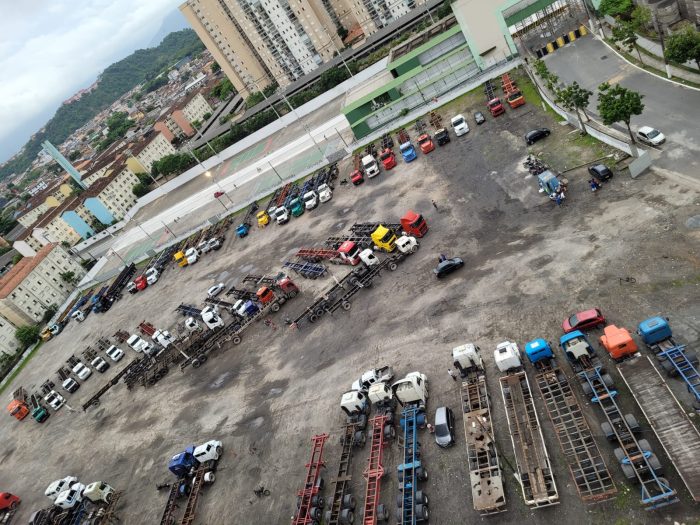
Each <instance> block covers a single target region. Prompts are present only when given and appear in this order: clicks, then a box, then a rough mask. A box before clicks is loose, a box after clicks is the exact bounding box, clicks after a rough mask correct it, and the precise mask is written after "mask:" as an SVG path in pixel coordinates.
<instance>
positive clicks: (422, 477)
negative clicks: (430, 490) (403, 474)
mask: <svg viewBox="0 0 700 525" xmlns="http://www.w3.org/2000/svg"><path fill="white" fill-rule="evenodd" d="M416 476H417V477H418V481H428V469H426V468H425V467H418V468H417V469H416Z"/></svg>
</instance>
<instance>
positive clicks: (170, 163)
mask: <svg viewBox="0 0 700 525" xmlns="http://www.w3.org/2000/svg"><path fill="white" fill-rule="evenodd" d="M195 164H196V161H195V160H194V159H193V158H192V155H188V154H186V153H174V154H172V155H166V156H165V157H163V158H162V159H160V160H157V161H155V162H154V163H153V167H152V168H151V173H152V174H153V175H154V176H157V175H163V176H164V177H168V176H170V175H180V174H181V173H182V172H184V171H187V170H188V169H190V168H191V167H192V166H194V165H195Z"/></svg>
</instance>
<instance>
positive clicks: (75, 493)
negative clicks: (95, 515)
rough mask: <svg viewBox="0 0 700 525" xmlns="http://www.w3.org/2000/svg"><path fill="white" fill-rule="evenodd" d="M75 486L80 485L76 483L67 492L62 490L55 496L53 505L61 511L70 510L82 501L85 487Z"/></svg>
mask: <svg viewBox="0 0 700 525" xmlns="http://www.w3.org/2000/svg"><path fill="white" fill-rule="evenodd" d="M77 485H80V484H79V483H76V484H75V485H73V486H72V487H71V488H69V489H68V490H64V491H63V492H61V493H60V494H59V495H58V496H56V499H55V500H54V502H53V503H54V505H56V506H57V507H59V508H62V509H72V508H73V507H75V506H76V505H77V504H78V503H80V502H81V501H83V493H82V491H83V490H84V489H85V485H80V487H78V486H77Z"/></svg>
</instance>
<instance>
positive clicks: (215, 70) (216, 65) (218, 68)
mask: <svg viewBox="0 0 700 525" xmlns="http://www.w3.org/2000/svg"><path fill="white" fill-rule="evenodd" d="M219 71H221V66H220V65H219V63H218V62H214V63H213V64H212V65H211V72H212V73H213V74H216V73H218V72H219Z"/></svg>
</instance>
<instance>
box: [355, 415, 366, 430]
mask: <svg viewBox="0 0 700 525" xmlns="http://www.w3.org/2000/svg"><path fill="white" fill-rule="evenodd" d="M355 425H357V428H359V429H360V430H364V429H366V428H367V416H366V415H365V414H360V415H359V416H357V422H356V423H355Z"/></svg>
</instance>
